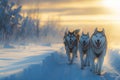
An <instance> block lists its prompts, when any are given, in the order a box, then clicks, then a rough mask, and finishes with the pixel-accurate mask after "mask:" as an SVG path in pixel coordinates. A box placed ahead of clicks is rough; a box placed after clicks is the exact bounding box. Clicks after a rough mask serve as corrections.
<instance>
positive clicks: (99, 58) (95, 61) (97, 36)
mask: <svg viewBox="0 0 120 80" xmlns="http://www.w3.org/2000/svg"><path fill="white" fill-rule="evenodd" d="M90 47H91V48H90V62H91V70H92V71H93V72H95V73H96V74H98V75H101V69H102V65H103V62H104V56H105V55H106V50H107V39H106V35H105V31H104V29H103V30H102V31H98V30H97V28H96V29H95V31H94V33H93V35H92V36H91V39H90Z"/></svg>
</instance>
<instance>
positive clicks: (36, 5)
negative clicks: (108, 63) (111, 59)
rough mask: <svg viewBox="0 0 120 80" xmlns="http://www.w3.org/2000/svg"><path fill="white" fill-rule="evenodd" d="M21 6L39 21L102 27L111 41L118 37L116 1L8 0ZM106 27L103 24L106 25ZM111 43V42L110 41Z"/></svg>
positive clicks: (119, 20) (119, 18)
mask: <svg viewBox="0 0 120 80" xmlns="http://www.w3.org/2000/svg"><path fill="white" fill-rule="evenodd" d="M11 1H16V3H17V4H18V5H22V15H23V16H31V17H32V18H38V19H40V20H41V22H46V21H48V20H58V21H59V22H60V23H61V24H64V25H65V26H67V25H68V24H69V25H70V26H72V27H75V26H76V28H78V26H81V25H82V27H85V28H87V30H86V29H85V30H86V31H89V30H90V29H88V26H90V27H92V26H93V27H94V28H95V27H98V26H102V27H103V28H106V31H107V34H108V35H112V38H111V39H114V38H115V39H114V42H115V43H114V44H115V45H116V44H117V42H118V41H119V40H120V35H119V34H118V33H117V32H119V31H120V5H119V4H120V0H11ZM106 26H107V27H106ZM111 44H112V43H111Z"/></svg>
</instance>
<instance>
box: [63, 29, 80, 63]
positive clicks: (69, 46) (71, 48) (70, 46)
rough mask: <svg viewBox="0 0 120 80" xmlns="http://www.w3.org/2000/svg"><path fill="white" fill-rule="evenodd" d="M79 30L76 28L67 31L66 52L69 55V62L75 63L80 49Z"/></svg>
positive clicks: (65, 38) (65, 37) (65, 36)
mask: <svg viewBox="0 0 120 80" xmlns="http://www.w3.org/2000/svg"><path fill="white" fill-rule="evenodd" d="M78 33H79V30H75V31H73V32H70V31H68V32H65V35H64V45H65V50H66V54H67V57H68V61H69V64H72V63H73V60H74V58H75V57H77V50H78V38H79V34H78Z"/></svg>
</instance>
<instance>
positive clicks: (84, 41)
mask: <svg viewBox="0 0 120 80" xmlns="http://www.w3.org/2000/svg"><path fill="white" fill-rule="evenodd" d="M89 39H90V37H89V33H87V34H84V33H83V32H82V35H81V37H80V40H79V53H80V60H81V69H83V68H84V67H85V66H89V65H90V64H89V48H90V47H89V46H90V44H89Z"/></svg>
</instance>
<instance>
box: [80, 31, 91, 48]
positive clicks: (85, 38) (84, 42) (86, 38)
mask: <svg viewBox="0 0 120 80" xmlns="http://www.w3.org/2000/svg"><path fill="white" fill-rule="evenodd" d="M80 43H81V44H82V45H83V46H86V45H88V44H89V33H87V34H84V33H82V35H81V37H80Z"/></svg>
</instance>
